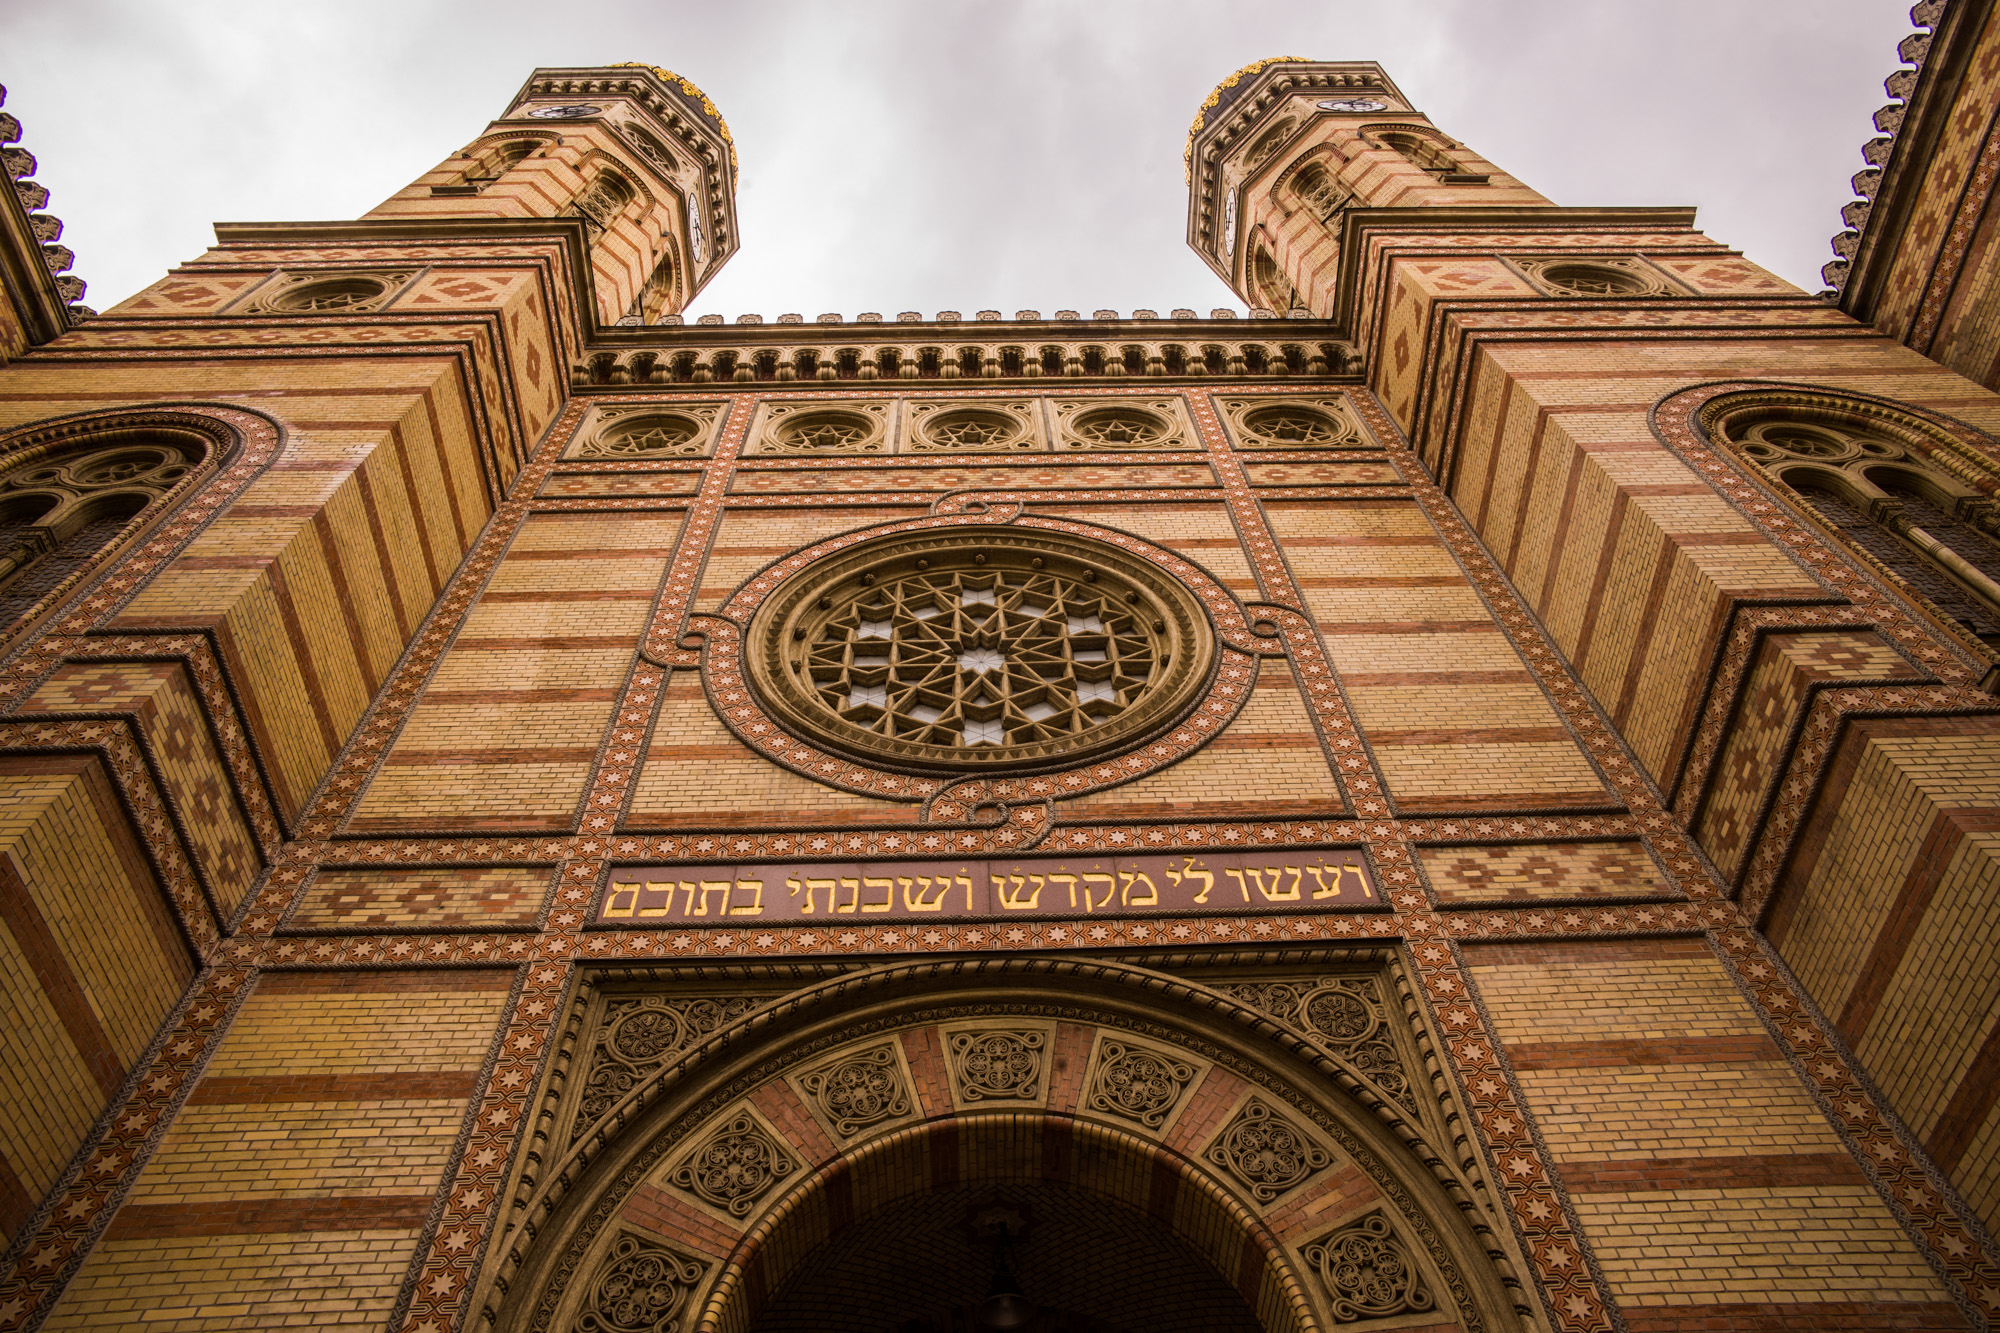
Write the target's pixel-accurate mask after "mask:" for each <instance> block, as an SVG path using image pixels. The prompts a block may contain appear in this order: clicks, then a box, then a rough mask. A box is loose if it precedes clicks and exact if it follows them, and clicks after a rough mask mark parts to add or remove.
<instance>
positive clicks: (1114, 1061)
mask: <svg viewBox="0 0 2000 1333" xmlns="http://www.w3.org/2000/svg"><path fill="white" fill-rule="evenodd" d="M1195 1072H1196V1071H1195V1067H1194V1066H1193V1065H1191V1064H1188V1063H1187V1062H1186V1061H1183V1060H1176V1059H1174V1058H1173V1057H1171V1056H1168V1055H1165V1054H1162V1053H1161V1052H1158V1051H1151V1050H1147V1049H1146V1048H1145V1047H1143V1046H1134V1045H1131V1044H1130V1043H1128V1042H1123V1041H1112V1040H1109V1039H1107V1040H1106V1041H1105V1042H1104V1044H1103V1046H1102V1047H1100V1048H1099V1050H1098V1055H1097V1070H1096V1073H1095V1074H1094V1075H1093V1077H1092V1078H1091V1083H1090V1095H1089V1097H1088V1098H1087V1099H1086V1100H1085V1105H1086V1106H1088V1107H1089V1108H1090V1109H1091V1110H1093V1111H1101V1112H1103V1113H1104V1114H1106V1115H1115V1116H1120V1117H1122V1118H1124V1119H1126V1120H1136V1121H1138V1122H1139V1123H1140V1124H1142V1125H1144V1126H1146V1128H1148V1129H1158V1128H1159V1127H1160V1126H1161V1125H1163V1124H1165V1123H1166V1120H1167V1117H1168V1116H1169V1115H1172V1114H1173V1111H1174V1108H1175V1107H1176V1106H1178V1105H1179V1104H1180V1100H1181V1096H1182V1094H1184V1093H1185V1092H1186V1091H1187V1089H1188V1085H1189V1084H1191V1083H1192V1082H1194V1078H1195Z"/></svg>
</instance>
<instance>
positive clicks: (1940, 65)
mask: <svg viewBox="0 0 2000 1333" xmlns="http://www.w3.org/2000/svg"><path fill="white" fill-rule="evenodd" d="M1992 9H1993V0H1923V3H1920V4H1918V5H1917V6H1915V7H1914V8H1913V9H1911V11H1910V21H1911V23H1912V24H1913V25H1915V26H1916V27H1917V29H1918V31H1916V32H1914V33H1912V34H1910V35H1909V36H1908V37H1905V38H1904V39H1903V40H1902V41H1901V42H1900V43H1898V44H1897V47H1896V53H1897V55H1898V56H1900V57H1901V58H1902V59H1903V61H1904V62H1905V63H1907V64H1911V65H1915V66H1916V67H1917V68H1915V69H1903V70H1898V71H1896V72H1895V73H1894V74H1891V75H1890V76H1889V77H1888V79H1887V80H1885V81H1884V83H1883V88H1884V89H1885V90H1886V91H1887V92H1888V94H1889V96H1890V97H1892V98H1899V99H1902V100H1901V101H1900V102H1891V103H1890V104H1889V105H1888V106H1885V107H1883V108H1882V109H1881V110H1880V111H1878V112H1876V113H1875V128H1876V129H1878V130H1881V131H1882V132H1883V133H1882V137H1880V138H1877V139H1872V140H1870V141H1869V142H1868V143H1866V144H1864V145H1862V149H1861V156H1862V159H1863V160H1864V161H1866V162H1867V163H1868V164H1869V165H1868V166H1866V167H1864V168H1862V169H1861V170H1860V171H1859V172H1856V173H1855V176H1854V180H1853V182H1852V184H1853V186H1854V192H1855V194H1857V195H1859V196H1860V198H1858V199H1856V200H1854V201H1853V202H1852V203H1849V204H1847V205H1846V206H1845V207H1843V208H1842V209H1841V220H1842V221H1844V222H1846V223H1847V224H1848V227H1849V230H1847V231H1844V232H1842V233H1840V234H1839V235H1838V236H1836V237H1834V238H1833V252H1834V254H1835V255H1836V256H1837V257H1836V258H1835V259H1833V260H1831V261H1830V262H1828V263H1827V264H1826V265H1825V266H1824V267H1823V268H1822V269H1821V270H1820V276H1821V278H1822V279H1824V280H1825V282H1826V284H1827V286H1828V287H1829V288H1832V289H1834V290H1836V291H1837V292H1838V293H1839V302H1840V308H1841V309H1842V310H1845V311H1846V312H1847V313H1848V314H1850V315H1852V316H1854V318H1856V319H1858V320H1860V321H1861V322H1862V323H1864V324H1869V323H1873V322H1874V317H1875V307H1876V304H1877V303H1878V302H1879V301H1880V299H1881V296H1882V289H1883V286H1884V284H1885V283H1886V282H1887V281H1888V278H1889V273H1890V270H1891V269H1893V268H1894V267H1895V261H1896V253H1897V251H1898V249H1899V248H1900V247H1901V242H1902V239H1903V235H1904V231H1905V229H1906V227H1907V226H1908V223H1909V219H1910V214H1911V212H1912V210H1913V209H1914V208H1915V207H1916V203H1917V197H1918V194H1919V192H1920V191H1921V190H1922V188H1923V184H1924V177H1925V175H1926V174H1927V173H1928V171H1929V168H1930V163H1931V159H1932V157H1933V156H1934V155H1935V153H1936V150H1937V144H1938V139H1939V138H1940V137H1941V136H1942V135H1943V133H1944V131H1945V128H1946V126H1947V125H1948V124H1949V123H1950V120H1951V112H1952V104H1953V103H1954V102H1955V101H1957V99H1958V92H1959V89H1960V88H1961V87H1962V86H1963V85H1964V82H1965V76H1966V71H1967V68H1968V67H1969V66H1970V64H1971V62H1972V56H1973V51H1974V48H1975V47H1976V46H1977V45H1978V41H1979V35H1980V33H1981V32H1982V31H1983V30H1984V29H1985V27H1986V23H1987V18H1988V16H1989V15H1990V14H1991V12H1992ZM1926 29H1927V30H1926Z"/></svg>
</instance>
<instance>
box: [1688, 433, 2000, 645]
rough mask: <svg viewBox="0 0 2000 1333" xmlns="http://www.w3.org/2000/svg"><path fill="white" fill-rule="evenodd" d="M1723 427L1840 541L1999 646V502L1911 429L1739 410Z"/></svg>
mask: <svg viewBox="0 0 2000 1333" xmlns="http://www.w3.org/2000/svg"><path fill="white" fill-rule="evenodd" d="M1725 432H1726V434H1727V437H1728V439H1729V440H1730V442H1731V443H1732V444H1734V445H1735V446H1736V448H1737V449H1738V450H1739V451H1740V452H1741V453H1742V454H1743V455H1744V456H1745V457H1746V458H1748V459H1750V460H1751V461H1752V462H1754V463H1756V464H1757V465H1758V466H1759V467H1761V468H1762V469H1763V470H1764V471H1765V472H1766V473H1767V474H1769V475H1771V476H1773V477H1775V478H1776V479H1777V480H1779V481H1780V482H1782V483H1783V484H1784V485H1785V486H1786V487H1788V488H1789V489H1790V490H1792V491H1793V492H1794V493H1796V494H1797V495H1798V496H1799V497H1800V498H1801V499H1802V500H1803V501H1804V502H1805V503H1806V504H1807V505H1808V506H1809V507H1810V508H1811V509H1812V510H1813V512H1814V513H1816V514H1817V515H1818V516H1819V517H1820V519H1821V520H1822V521H1824V522H1825V523H1826V525H1827V526H1828V527H1829V528H1831V529H1832V530H1833V531H1834V532H1835V533H1836V534H1838V536H1839V537H1840V538H1841V539H1842V541H1844V542H1845V543H1846V544H1847V545H1848V546H1849V547H1851V548H1852V549H1854V550H1856V551H1858V552H1860V553H1861V554H1862V555H1863V556H1865V557H1867V558H1868V560H1869V561H1870V562H1871V563H1873V564H1874V565H1876V566H1877V567H1878V568H1881V569H1884V570H1887V571H1888V572H1889V573H1890V574H1892V575H1894V576H1895V578H1896V579H1897V581H1899V582H1900V583H1902V585H1903V586H1904V587H1905V588H1907V589H1908V590H1909V591H1910V592H1912V593H1914V594H1916V595H1917V596H1918V597H1919V598H1921V599H1922V600H1923V601H1924V602H1926V603H1928V604H1929V606H1930V608H1931V609H1932V610H1933V611H1934V612H1935V613H1937V614H1938V615H1939V616H1940V617H1942V618H1943V619H1945V620H1948V621H1950V622H1952V623H1953V624H1955V625H1957V626H1958V627H1959V628H1960V629H1961V630H1963V631H1964V632H1965V633H1966V634H1967V635H1969V636H1971V637H1972V638H1975V639H1977V640H1979V641H1980V642H1982V643H1984V644H1985V645H1987V646H1988V647H1989V648H1992V649H1994V650H1996V651H2000V540H1996V537H1995V533H1996V531H2000V506H1996V505H1995V503H1994V502H1993V501H1992V500H1991V499H1989V498H1987V497H1985V496H1983V495H1981V494H1980V493H1978V492H1977V491H1975V490H1973V489H1972V488H1971V487H1969V486H1967V485H1966V484H1965V482H1964V481H1962V480H1960V479H1959V478H1958V477H1956V476H1954V475H1952V472H1951V471H1948V470H1946V469H1945V468H1944V467H1943V466H1942V465H1941V464H1940V463H1939V462H1938V460H1937V459H1936V457H1935V456H1934V452H1933V450H1932V449H1926V448H1925V447H1923V443H1922V442H1921V441H1920V440H1919V439H1918V438H1917V433H1916V432H1915V431H1914V430H1912V431H1910V432H1904V431H1900V430H1897V429H1895V427H1894V425H1893V424H1891V423H1889V422H1886V421H1883V420H1880V419H1870V418H1869V417H1865V416H1861V415H1860V414H1858V413H1854V414H1848V413H1838V412H1835V411H1825V412H1811V411H1807V412H1795V413H1784V414H1780V413H1777V412H1773V413H1771V414H1769V415H1763V414H1759V415H1756V416H1742V415H1740V416H1738V417H1736V418H1735V419H1732V420H1731V421H1729V422H1728V423H1727V425H1726V427H1725ZM1995 480H1996V481H2000V477H1996V478H1995Z"/></svg>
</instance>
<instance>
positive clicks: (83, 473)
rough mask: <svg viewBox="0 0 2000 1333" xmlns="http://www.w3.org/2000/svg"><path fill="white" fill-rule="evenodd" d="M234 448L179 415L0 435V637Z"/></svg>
mask: <svg viewBox="0 0 2000 1333" xmlns="http://www.w3.org/2000/svg"><path fill="white" fill-rule="evenodd" d="M238 447H239V442H238V439H237V435H236V432H235V431H234V430H232V429H230V428H229V427H227V426H225V425H223V423H221V422H220V421H217V420H215V419H213V418H210V417H207V416H205V415H200V414H197V413H192V412H184V411H179V410H149V409H140V410H125V411H116V412H107V413H92V414H88V415H84V416H78V417H69V418H64V419H62V420H60V421H56V422H49V423H42V424H38V425H35V426H30V427H27V428H25V429H23V430H20V431H16V432H13V433H12V434H10V435H8V436H5V437H0V634H6V633H11V632H13V631H14V630H15V629H17V628H18V627H19V626H20V625H21V624H22V623H24V622H25V621H27V620H29V619H31V618H34V617H35V616H37V614H38V613H39V612H42V611H45V610H47V609H48V608H50V607H52V606H54V605H55V604H56V603H57V602H59V601H60V600H62V599H63V597H65V596H66V595H68V594H69V593H70V592H72V591H74V590H75V589H76V588H77V587H79V586H80V585H81V584H82V583H83V582H84V581H85V580H86V579H88V578H89V577H90V576H92V575H94V574H96V573H98V572H100V571H102V570H103V569H104V568H105V567H106V566H107V565H108V564H109V563H110V562H111V561H112V560H113V559H114V558H115V557H117V556H118V555H120V554H121V553H123V552H126V551H128V550H130V549H131V548H132V547H133V545H134V544H135V542H137V540H138V539H139V538H140V537H141V535H142V534H144V533H145V532H146V531H147V530H148V529H150V528H152V527H153V526H154V525H155V524H156V523H157V522H158V521H159V520H160V518H161V517H162V516H164V515H165V514H166V513H167V511H168V510H169V509H171V508H173V507H174V506H175V505H176V504H178V503H179V502H180V501H181V500H183V499H184V498H185V497H186V496H188V495H189V494H191V493H192V492H193V491H194V490H195V488H197V487H198V486H200V485H201V483H202V482H203V481H204V480H205V479H207V478H208V477H211V476H213V475H214V474H215V473H216V471H217V470H218V469H219V468H220V467H222V466H224V465H225V464H226V462H227V461H228V459H229V458H230V457H233V456H234V454H235V453H236V451H237V449H238Z"/></svg>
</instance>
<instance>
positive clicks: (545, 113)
mask: <svg viewBox="0 0 2000 1333" xmlns="http://www.w3.org/2000/svg"><path fill="white" fill-rule="evenodd" d="M528 114H529V115H531V116H533V117H534V118H535V119H537V120H576V119H579V118H580V117H583V116H601V115H603V114H604V108H603V107H601V106H538V107H536V108H535V109H534V110H532V111H530V112H529V113H528Z"/></svg>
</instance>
